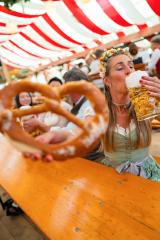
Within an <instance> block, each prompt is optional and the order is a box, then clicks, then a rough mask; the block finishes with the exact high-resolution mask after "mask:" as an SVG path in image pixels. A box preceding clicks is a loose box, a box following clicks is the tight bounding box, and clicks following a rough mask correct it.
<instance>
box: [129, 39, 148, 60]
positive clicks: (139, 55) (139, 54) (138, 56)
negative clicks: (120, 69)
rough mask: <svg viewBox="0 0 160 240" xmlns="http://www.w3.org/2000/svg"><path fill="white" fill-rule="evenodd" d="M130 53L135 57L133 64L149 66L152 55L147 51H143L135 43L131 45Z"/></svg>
mask: <svg viewBox="0 0 160 240" xmlns="http://www.w3.org/2000/svg"><path fill="white" fill-rule="evenodd" d="M128 47H129V53H130V54H131V56H132V57H133V63H134V64H139V63H143V64H148V62H149V61H150V55H149V53H148V52H147V51H142V50H140V48H139V47H138V46H137V45H136V44H135V43H134V42H132V43H130V44H129V46H128Z"/></svg>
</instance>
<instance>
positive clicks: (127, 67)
mask: <svg viewBox="0 0 160 240" xmlns="http://www.w3.org/2000/svg"><path fill="white" fill-rule="evenodd" d="M131 72H132V69H131V68H130V66H128V65H126V66H125V74H126V75H129V74H130V73H131Z"/></svg>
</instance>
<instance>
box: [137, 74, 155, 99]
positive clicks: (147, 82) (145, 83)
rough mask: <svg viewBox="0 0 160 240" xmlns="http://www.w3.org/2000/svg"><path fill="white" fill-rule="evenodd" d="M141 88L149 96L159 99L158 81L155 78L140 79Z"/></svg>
mask: <svg viewBox="0 0 160 240" xmlns="http://www.w3.org/2000/svg"><path fill="white" fill-rule="evenodd" d="M140 83H141V85H142V87H145V88H146V89H147V90H148V92H149V94H150V96H154V97H158V98H160V79H158V78H157V77H147V76H145V77H142V79H141V80H140Z"/></svg>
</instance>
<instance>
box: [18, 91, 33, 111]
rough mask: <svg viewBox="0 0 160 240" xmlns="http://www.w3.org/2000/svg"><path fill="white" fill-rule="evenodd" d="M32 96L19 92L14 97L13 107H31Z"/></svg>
mask: <svg viewBox="0 0 160 240" xmlns="http://www.w3.org/2000/svg"><path fill="white" fill-rule="evenodd" d="M32 105H33V104H32V95H31V93H28V92H21V93H19V94H18V95H16V97H15V107H16V108H21V107H23V106H32Z"/></svg>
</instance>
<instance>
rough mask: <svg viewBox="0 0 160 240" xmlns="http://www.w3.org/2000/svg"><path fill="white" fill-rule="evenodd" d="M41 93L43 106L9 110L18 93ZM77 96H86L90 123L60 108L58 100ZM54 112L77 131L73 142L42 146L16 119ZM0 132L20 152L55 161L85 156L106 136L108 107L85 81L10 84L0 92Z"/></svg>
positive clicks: (72, 139) (102, 96) (90, 84)
mask: <svg viewBox="0 0 160 240" xmlns="http://www.w3.org/2000/svg"><path fill="white" fill-rule="evenodd" d="M23 91H25V92H26V91H28V92H34V91H36V92H40V93H41V94H42V95H43V96H44V97H45V98H44V103H43V104H40V105H37V106H33V107H32V108H30V109H24V110H21V109H12V105H13V98H14V96H15V95H17V94H19V93H20V92H23ZM72 93H78V94H80V95H83V96H85V97H86V98H87V99H88V100H89V101H90V102H91V105H92V107H93V109H94V111H95V115H93V116H92V117H90V118H89V119H87V121H86V120H84V121H82V120H80V119H78V118H76V116H74V115H73V114H71V113H70V112H68V111H67V110H65V109H63V108H62V107H61V106H60V101H61V98H63V97H64V96H66V95H68V94H72ZM47 111H53V112H54V113H56V114H59V115H61V116H64V117H65V118H66V119H68V120H69V121H71V122H73V123H74V124H75V125H77V126H78V127H79V128H80V131H77V134H75V135H74V136H73V137H72V138H70V139H68V140H66V141H64V142H61V143H56V144H43V143H41V142H39V141H37V140H36V139H34V138H33V137H32V136H31V135H30V134H28V133H27V132H26V131H24V130H23V129H22V127H21V126H19V124H18V123H17V121H16V119H17V117H22V116H24V115H28V114H36V113H41V112H47ZM0 112H1V113H0V131H1V132H2V133H4V135H5V136H7V137H8V138H9V140H10V141H11V142H12V143H13V144H14V145H16V147H17V148H19V149H20V150H21V151H22V152H31V153H34V152H40V153H41V154H47V153H50V154H52V156H53V158H54V159H56V160H64V159H66V158H71V157H76V156H84V155H85V154H86V153H88V152H89V151H91V150H92V149H93V148H94V147H95V146H96V144H97V143H98V141H99V140H100V137H101V136H102V135H103V134H104V133H105V131H106V128H107V124H108V115H107V106H106V101H105V97H104V95H103V94H102V93H101V91H100V90H99V89H98V88H97V87H96V86H94V85H93V84H92V83H88V82H86V81H79V82H70V83H67V84H64V85H62V86H60V87H55V88H52V87H50V86H49V85H43V84H39V83H32V82H29V81H19V82H14V83H11V84H10V85H8V86H6V87H5V88H3V89H1V90H0Z"/></svg>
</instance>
